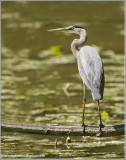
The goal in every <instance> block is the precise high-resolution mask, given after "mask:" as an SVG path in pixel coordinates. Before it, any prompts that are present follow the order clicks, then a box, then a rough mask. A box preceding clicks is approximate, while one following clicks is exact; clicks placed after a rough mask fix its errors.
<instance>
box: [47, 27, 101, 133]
mask: <svg viewBox="0 0 126 160" xmlns="http://www.w3.org/2000/svg"><path fill="white" fill-rule="evenodd" d="M48 31H50V32H60V31H65V32H69V33H76V34H79V35H80V39H74V40H73V41H72V43H71V50H72V52H73V55H74V56H75V57H76V58H77V64H78V70H79V73H80V76H81V78H82V80H83V86H84V97H83V121H82V126H83V128H84V132H85V124H84V111H85V103H86V96H85V85H86V86H87V87H88V88H89V89H90V90H91V93H92V98H93V100H94V101H96V102H97V105H98V113H99V118H100V124H99V129H100V133H101V127H103V126H104V125H103V124H102V120H101V114H100V107H99V100H102V98H103V91H104V67H103V63H102V60H101V58H100V56H99V54H98V52H97V51H96V49H95V48H93V47H91V46H87V45H86V46H84V47H82V48H81V49H80V50H79V48H78V47H79V46H81V45H82V44H84V43H85V42H86V40H87V34H86V30H85V29H84V28H82V27H81V26H79V25H72V26H68V27H64V28H57V29H51V30H48Z"/></svg>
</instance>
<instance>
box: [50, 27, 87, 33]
mask: <svg viewBox="0 0 126 160" xmlns="http://www.w3.org/2000/svg"><path fill="white" fill-rule="evenodd" d="M82 30H84V28H83V27H81V26H79V25H73V26H68V27H63V28H57V29H50V30H48V31H49V32H69V33H76V34H79V35H80V33H81V31H82Z"/></svg>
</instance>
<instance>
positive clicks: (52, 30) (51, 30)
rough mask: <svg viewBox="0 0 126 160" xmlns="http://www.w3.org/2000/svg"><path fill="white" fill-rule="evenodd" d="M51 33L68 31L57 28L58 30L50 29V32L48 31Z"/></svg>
mask: <svg viewBox="0 0 126 160" xmlns="http://www.w3.org/2000/svg"><path fill="white" fill-rule="evenodd" d="M47 31H49V32H64V31H68V29H67V28H57V29H50V30H47Z"/></svg>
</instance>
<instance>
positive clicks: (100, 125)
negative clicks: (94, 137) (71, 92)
mask: <svg viewBox="0 0 126 160" xmlns="http://www.w3.org/2000/svg"><path fill="white" fill-rule="evenodd" d="M97 105H98V113H99V118H100V124H99V127H100V132H101V127H104V125H103V124H102V119H101V113H100V106H99V100H98V101H97Z"/></svg>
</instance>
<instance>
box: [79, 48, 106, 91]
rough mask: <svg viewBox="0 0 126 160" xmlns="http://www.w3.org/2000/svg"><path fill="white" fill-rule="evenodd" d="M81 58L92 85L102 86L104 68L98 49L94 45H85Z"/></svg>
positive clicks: (81, 51)
mask: <svg viewBox="0 0 126 160" xmlns="http://www.w3.org/2000/svg"><path fill="white" fill-rule="evenodd" d="M80 60H81V63H82V66H83V69H84V71H85V74H86V77H87V79H88V81H89V83H90V85H91V86H94V87H95V88H100V87H101V86H100V85H101V80H102V77H103V74H104V73H103V72H104V70H103V64H102V60H101V58H100V56H99V54H98V53H97V51H96V50H95V49H94V48H93V47H90V46H84V47H83V48H81V50H80ZM91 86H90V88H91Z"/></svg>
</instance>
